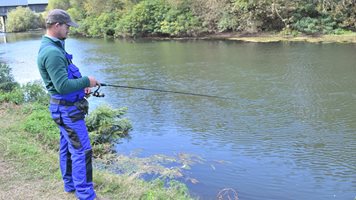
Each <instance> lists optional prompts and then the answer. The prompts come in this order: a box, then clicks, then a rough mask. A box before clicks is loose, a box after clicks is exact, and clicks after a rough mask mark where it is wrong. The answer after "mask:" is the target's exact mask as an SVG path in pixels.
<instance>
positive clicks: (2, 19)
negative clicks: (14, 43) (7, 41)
mask: <svg viewBox="0 0 356 200" xmlns="http://www.w3.org/2000/svg"><path fill="white" fill-rule="evenodd" d="M1 26H2V30H1V31H2V32H4V33H5V32H6V25H5V16H1Z"/></svg>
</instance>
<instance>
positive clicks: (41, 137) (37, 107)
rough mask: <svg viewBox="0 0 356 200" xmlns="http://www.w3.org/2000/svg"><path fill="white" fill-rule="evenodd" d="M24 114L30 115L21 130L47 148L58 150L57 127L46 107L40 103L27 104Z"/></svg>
mask: <svg viewBox="0 0 356 200" xmlns="http://www.w3.org/2000/svg"><path fill="white" fill-rule="evenodd" d="M23 112H24V113H30V114H29V115H28V117H27V118H26V121H25V122H24V124H23V128H24V129H25V130H26V131H27V132H28V133H31V134H32V136H33V137H34V138H36V139H37V140H38V141H40V142H41V144H42V145H43V146H46V147H48V148H53V147H56V149H57V148H58V147H57V146H58V145H57V144H58V140H59V134H58V127H57V125H56V124H55V123H54V122H53V120H52V118H51V115H50V113H49V112H48V109H47V106H46V105H43V104H40V103H33V104H28V105H26V106H25V107H24V110H23Z"/></svg>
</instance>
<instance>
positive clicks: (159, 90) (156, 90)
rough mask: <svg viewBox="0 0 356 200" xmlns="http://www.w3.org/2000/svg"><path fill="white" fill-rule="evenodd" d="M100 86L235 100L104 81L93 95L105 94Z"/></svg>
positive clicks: (219, 97) (101, 95) (102, 95)
mask: <svg viewBox="0 0 356 200" xmlns="http://www.w3.org/2000/svg"><path fill="white" fill-rule="evenodd" d="M101 86H109V87H117V88H126V89H135V90H148V91H154V92H164V93H174V94H184V95H191V96H200V97H209V98H217V99H230V100H237V99H235V98H231V97H221V96H216V95H208V94H198V93H192V92H179V91H172V90H162V89H154V88H145V87H133V86H126V85H113V84H106V83H100V85H98V88H97V89H96V90H95V91H94V92H93V96H95V97H104V96H105V95H104V94H103V93H100V92H99V89H100V87H101Z"/></svg>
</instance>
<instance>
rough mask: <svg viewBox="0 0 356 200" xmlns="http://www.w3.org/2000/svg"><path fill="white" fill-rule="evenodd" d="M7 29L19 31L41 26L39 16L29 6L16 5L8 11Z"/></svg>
mask: <svg viewBox="0 0 356 200" xmlns="http://www.w3.org/2000/svg"><path fill="white" fill-rule="evenodd" d="M6 27H7V31H9V32H21V31H27V30H30V29H36V28H40V27H42V23H41V21H40V17H39V16H37V15H36V14H35V13H34V12H32V11H31V10H30V9H29V8H23V7H17V8H16V9H15V10H12V11H10V12H9V13H8V21H7V25H6Z"/></svg>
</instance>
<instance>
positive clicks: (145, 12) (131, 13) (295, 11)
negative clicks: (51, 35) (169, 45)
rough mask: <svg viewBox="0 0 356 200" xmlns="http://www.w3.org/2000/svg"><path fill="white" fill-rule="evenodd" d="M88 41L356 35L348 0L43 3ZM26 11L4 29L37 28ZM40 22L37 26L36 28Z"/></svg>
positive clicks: (64, 0) (61, 0) (75, 0)
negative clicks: (68, 17)
mask: <svg viewBox="0 0 356 200" xmlns="http://www.w3.org/2000/svg"><path fill="white" fill-rule="evenodd" d="M54 8H61V9H64V10H67V11H68V13H69V14H70V15H71V16H72V17H73V18H74V20H75V21H77V22H79V24H80V27H79V28H78V29H73V30H72V33H75V34H80V35H83V36H88V37H107V36H109V37H152V36H158V37H192V36H193V37H195V36H204V35H207V34H208V35H211V34H217V33H243V34H246V33H247V34H258V33H266V32H268V33H283V34H284V35H290V36H298V35H303V34H306V35H316V34H317V35H320V34H322V35H325V34H345V33H350V32H351V33H352V32H355V31H356V28H355V27H356V14H355V13H356V4H355V2H354V0H342V1H339V0H318V1H302V0H297V1H289V0H221V1H216V0H107V1H102V0H49V4H48V7H47V11H48V10H51V9H54ZM42 15H43V16H44V15H45V13H43V14H41V15H38V16H37V15H35V14H34V13H33V12H31V11H30V10H29V9H28V8H26V9H25V8H17V9H16V10H14V11H12V12H10V14H9V22H8V30H9V31H25V30H28V29H32V28H38V27H41V26H42V27H43V19H42V17H41V16H42ZM39 20H42V25H41V23H39Z"/></svg>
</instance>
